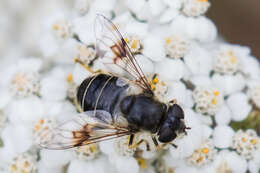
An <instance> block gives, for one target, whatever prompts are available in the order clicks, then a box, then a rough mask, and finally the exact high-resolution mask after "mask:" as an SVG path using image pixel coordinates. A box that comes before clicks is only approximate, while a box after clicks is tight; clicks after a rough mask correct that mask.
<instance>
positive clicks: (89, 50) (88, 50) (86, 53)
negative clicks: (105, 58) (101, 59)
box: [77, 44, 96, 65]
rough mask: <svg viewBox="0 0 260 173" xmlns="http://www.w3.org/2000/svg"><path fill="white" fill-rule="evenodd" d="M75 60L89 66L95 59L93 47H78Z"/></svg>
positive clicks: (82, 45)
mask: <svg viewBox="0 0 260 173" xmlns="http://www.w3.org/2000/svg"><path fill="white" fill-rule="evenodd" d="M77 58H78V59H79V60H80V61H82V62H83V63H84V64H86V65H90V63H92V62H93V61H94V59H95V58H96V51H95V50H94V48H93V47H90V46H86V45H84V44H80V45H79V46H78V55H77Z"/></svg>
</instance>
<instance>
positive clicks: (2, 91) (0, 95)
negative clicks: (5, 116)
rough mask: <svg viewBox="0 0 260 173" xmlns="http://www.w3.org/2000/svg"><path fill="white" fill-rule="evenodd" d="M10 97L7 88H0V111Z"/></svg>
mask: <svg viewBox="0 0 260 173" xmlns="http://www.w3.org/2000/svg"><path fill="white" fill-rule="evenodd" d="M11 99H12V97H11V95H10V94H9V92H8V89H7V88H4V87H2V88H1V87H0V109H3V108H4V107H5V106H6V105H7V104H8V103H9V102H10V101H11Z"/></svg>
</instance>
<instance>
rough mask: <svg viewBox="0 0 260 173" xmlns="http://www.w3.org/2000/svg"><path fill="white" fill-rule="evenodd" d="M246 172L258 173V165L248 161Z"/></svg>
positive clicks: (259, 168) (259, 166) (259, 167)
mask: <svg viewBox="0 0 260 173" xmlns="http://www.w3.org/2000/svg"><path fill="white" fill-rule="evenodd" d="M248 170H249V171H250V173H259V170H260V165H259V164H257V163H256V162H254V161H252V160H250V161H249V162H248Z"/></svg>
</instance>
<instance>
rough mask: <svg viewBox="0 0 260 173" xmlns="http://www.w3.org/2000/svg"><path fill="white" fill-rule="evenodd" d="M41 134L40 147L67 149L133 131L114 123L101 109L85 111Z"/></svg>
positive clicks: (123, 125)
mask: <svg viewBox="0 0 260 173" xmlns="http://www.w3.org/2000/svg"><path fill="white" fill-rule="evenodd" d="M73 116H74V117H75V118H73V119H72V120H69V121H67V122H65V123H62V124H60V125H59V126H58V127H56V128H53V129H51V130H50V131H48V132H47V133H45V134H43V135H42V136H41V137H40V138H41V142H40V146H41V147H42V148H47V149H68V148H73V147H78V146H82V145H88V144H92V143H96V142H100V141H104V140H109V139H113V138H118V137H121V136H125V135H130V134H132V133H134V132H133V131H132V130H131V129H129V128H128V125H127V124H125V123H122V121H120V123H116V122H115V121H114V120H113V119H112V117H111V114H110V113H108V112H106V111H103V110H96V111H87V112H83V113H80V114H79V115H73Z"/></svg>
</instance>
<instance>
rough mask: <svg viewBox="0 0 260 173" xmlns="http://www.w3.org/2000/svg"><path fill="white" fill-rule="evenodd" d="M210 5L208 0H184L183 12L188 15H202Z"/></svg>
mask: <svg viewBox="0 0 260 173" xmlns="http://www.w3.org/2000/svg"><path fill="white" fill-rule="evenodd" d="M209 7H210V2H208V0H184V7H183V12H184V14H186V15H187V16H200V15H203V14H204V13H206V11H207V10H208V8H209Z"/></svg>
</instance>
